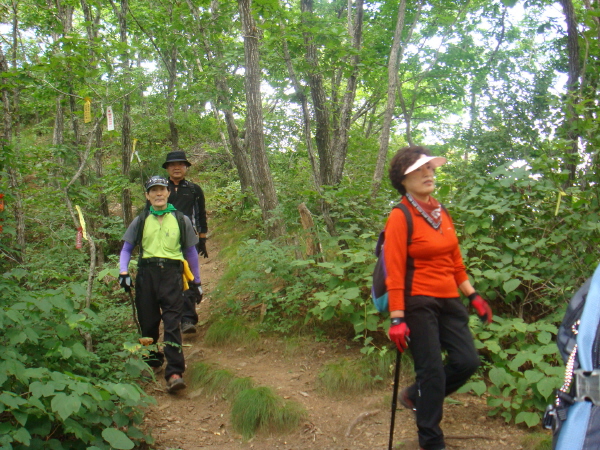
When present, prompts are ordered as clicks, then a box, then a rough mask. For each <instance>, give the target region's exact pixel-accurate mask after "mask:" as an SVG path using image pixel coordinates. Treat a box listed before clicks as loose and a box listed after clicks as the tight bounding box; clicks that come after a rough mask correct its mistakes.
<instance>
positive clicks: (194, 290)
mask: <svg viewBox="0 0 600 450" xmlns="http://www.w3.org/2000/svg"><path fill="white" fill-rule="evenodd" d="M188 286H189V287H190V288H189V291H190V292H191V294H192V295H191V296H192V298H195V299H196V305H199V304H200V302H201V301H202V295H203V293H202V286H200V285H199V284H196V283H188Z"/></svg>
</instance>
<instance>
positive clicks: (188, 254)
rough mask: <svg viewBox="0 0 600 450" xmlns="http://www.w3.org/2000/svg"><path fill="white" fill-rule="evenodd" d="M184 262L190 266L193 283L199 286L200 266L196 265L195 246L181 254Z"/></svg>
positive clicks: (196, 253) (196, 252)
mask: <svg viewBox="0 0 600 450" xmlns="http://www.w3.org/2000/svg"><path fill="white" fill-rule="evenodd" d="M183 256H184V258H185V260H186V261H187V262H188V264H189V265H190V270H191V271H192V274H193V275H194V283H196V284H200V265H199V264H198V251H197V250H196V246H195V245H191V246H189V247H188V248H186V249H185V252H183Z"/></svg>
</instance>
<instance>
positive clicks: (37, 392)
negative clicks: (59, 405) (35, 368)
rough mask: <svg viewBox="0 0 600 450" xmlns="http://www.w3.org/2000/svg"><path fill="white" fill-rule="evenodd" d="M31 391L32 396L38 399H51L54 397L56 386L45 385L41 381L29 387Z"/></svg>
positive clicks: (51, 384)
mask: <svg viewBox="0 0 600 450" xmlns="http://www.w3.org/2000/svg"><path fill="white" fill-rule="evenodd" d="M29 391H30V392H31V395H33V396H34V397H36V398H40V397H50V396H51V395H54V392H55V390H54V384H53V383H43V382H40V381H34V382H33V383H31V384H30V385H29Z"/></svg>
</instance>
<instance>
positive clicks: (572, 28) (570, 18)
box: [560, 0, 581, 187]
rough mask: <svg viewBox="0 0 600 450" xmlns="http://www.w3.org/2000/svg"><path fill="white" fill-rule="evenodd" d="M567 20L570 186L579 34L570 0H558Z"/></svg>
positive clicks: (576, 135) (574, 153) (576, 148)
mask: <svg viewBox="0 0 600 450" xmlns="http://www.w3.org/2000/svg"><path fill="white" fill-rule="evenodd" d="M560 4H561V5H562V8H563V13H564V15H565V21H566V22H567V53H568V57H569V77H568V80H567V92H568V97H567V104H566V111H567V118H566V122H567V123H566V128H567V138H568V139H569V141H570V145H569V147H568V156H567V158H566V163H565V168H566V169H567V170H568V172H569V178H568V181H567V183H566V185H565V187H566V186H570V185H571V184H572V183H573V181H574V180H575V170H576V168H577V160H578V158H577V155H578V152H579V146H578V140H579V133H578V132H577V131H576V129H575V123H576V122H577V119H578V114H577V111H576V106H577V103H578V102H579V95H578V92H579V89H578V88H579V76H580V72H581V66H580V62H579V36H578V33H577V18H576V16H575V9H574V7H573V2H572V0H560Z"/></svg>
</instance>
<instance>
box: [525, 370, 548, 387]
mask: <svg viewBox="0 0 600 450" xmlns="http://www.w3.org/2000/svg"><path fill="white" fill-rule="evenodd" d="M524 375H525V379H526V380H527V383H529V384H535V383H537V382H538V381H540V380H541V379H542V378H544V374H543V373H542V372H540V371H539V370H526V371H525V373H524Z"/></svg>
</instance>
